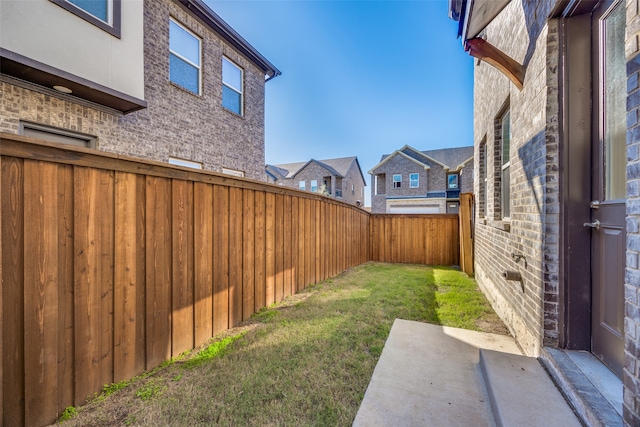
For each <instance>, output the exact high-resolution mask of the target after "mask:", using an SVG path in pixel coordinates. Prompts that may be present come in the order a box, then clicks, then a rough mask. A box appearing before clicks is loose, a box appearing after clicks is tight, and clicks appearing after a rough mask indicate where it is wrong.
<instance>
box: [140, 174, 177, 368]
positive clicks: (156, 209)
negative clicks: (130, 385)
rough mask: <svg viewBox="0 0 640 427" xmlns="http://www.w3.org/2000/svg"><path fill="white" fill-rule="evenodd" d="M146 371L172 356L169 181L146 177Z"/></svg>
mask: <svg viewBox="0 0 640 427" xmlns="http://www.w3.org/2000/svg"><path fill="white" fill-rule="evenodd" d="M146 189H147V190H146V200H145V203H146V213H147V216H146V224H145V228H146V233H145V237H146V245H145V249H146V266H147V267H146V280H145V283H146V289H145V297H146V304H145V310H146V312H145V320H146V334H145V335H146V343H147V345H146V354H147V361H146V369H153V368H155V367H156V366H158V365H160V364H161V363H162V362H163V361H165V360H167V359H169V358H170V357H171V211H172V210H171V181H170V180H168V179H166V178H156V177H152V176H148V177H147V186H146Z"/></svg>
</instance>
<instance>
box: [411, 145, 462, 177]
mask: <svg viewBox="0 0 640 427" xmlns="http://www.w3.org/2000/svg"><path fill="white" fill-rule="evenodd" d="M405 149H407V150H411V151H413V152H414V153H418V154H419V155H421V156H422V157H426V158H427V159H429V160H431V161H432V162H434V163H436V164H438V165H440V166H442V168H443V169H444V170H446V171H448V170H449V169H451V168H450V167H449V166H447V165H445V164H444V163H442V162H440V161H438V160H436V159H434V158H433V157H431V156H429V155H428V154H425V153H424V152H423V151H419V150H416V149H415V148H413V147H412V146H410V145H405V146H404V147H402V148H401V149H400V151H402V150H405Z"/></svg>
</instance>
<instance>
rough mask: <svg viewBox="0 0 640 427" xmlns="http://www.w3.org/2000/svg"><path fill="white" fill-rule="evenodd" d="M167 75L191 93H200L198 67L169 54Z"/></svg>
mask: <svg viewBox="0 0 640 427" xmlns="http://www.w3.org/2000/svg"><path fill="white" fill-rule="evenodd" d="M169 76H170V79H171V81H172V82H174V83H175V84H178V85H180V86H182V87H183V88H185V89H188V90H190V91H191V92H193V93H200V90H199V84H198V69H197V68H195V67H194V66H193V65H191V64H189V63H188V62H186V61H183V60H182V59H180V58H178V57H177V56H175V55H173V54H170V55H169Z"/></svg>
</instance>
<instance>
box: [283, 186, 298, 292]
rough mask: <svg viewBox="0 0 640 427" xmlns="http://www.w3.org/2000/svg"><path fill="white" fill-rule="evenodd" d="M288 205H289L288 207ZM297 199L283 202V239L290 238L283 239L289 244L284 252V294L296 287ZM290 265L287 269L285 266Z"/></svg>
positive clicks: (292, 198) (293, 198)
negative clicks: (286, 275) (285, 275)
mask: <svg viewBox="0 0 640 427" xmlns="http://www.w3.org/2000/svg"><path fill="white" fill-rule="evenodd" d="M289 206H290V207H289ZM298 207H299V200H298V197H290V203H289V201H287V203H286V204H285V239H286V238H287V237H289V236H291V238H290V239H286V240H285V241H287V242H288V244H289V250H288V251H287V252H285V257H284V260H285V261H284V262H285V271H289V281H287V277H285V282H284V296H285V297H286V296H287V295H291V293H292V292H293V289H297V284H298V271H299V268H298V254H299V250H300V249H299V242H298V234H299V233H300V226H299V223H300V221H299V216H298ZM287 220H289V221H291V222H290V224H291V226H290V227H287V226H286V221H287ZM287 265H289V266H290V267H289V268H288V269H287V268H286V266H287Z"/></svg>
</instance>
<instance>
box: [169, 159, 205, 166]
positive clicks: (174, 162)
mask: <svg viewBox="0 0 640 427" xmlns="http://www.w3.org/2000/svg"><path fill="white" fill-rule="evenodd" d="M169 164H170V165H175V166H183V167H185V168H194V169H202V163H199V162H194V161H191V160H186V159H181V158H178V157H169Z"/></svg>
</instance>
